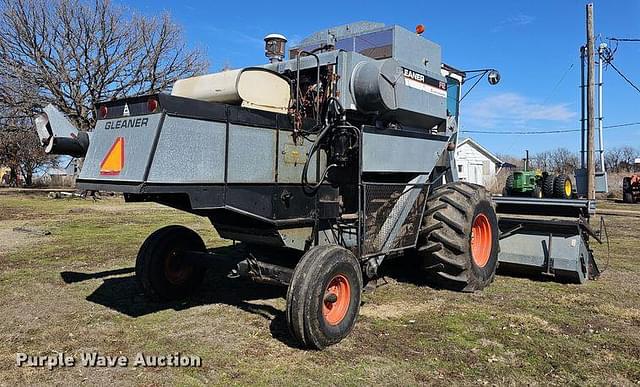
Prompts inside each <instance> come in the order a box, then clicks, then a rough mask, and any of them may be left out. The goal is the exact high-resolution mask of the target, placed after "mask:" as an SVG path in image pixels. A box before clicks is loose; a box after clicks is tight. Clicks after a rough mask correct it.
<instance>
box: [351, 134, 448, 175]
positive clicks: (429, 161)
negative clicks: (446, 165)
mask: <svg viewBox="0 0 640 387" xmlns="http://www.w3.org/2000/svg"><path fill="white" fill-rule="evenodd" d="M445 147H446V141H439V140H432V139H425V138H414V137H404V136H391V135H386V134H374V133H366V132H365V133H363V138H362V171H363V172H412V173H430V172H431V171H432V170H433V167H434V166H435V164H436V162H437V161H438V158H439V157H440V154H441V153H442V152H443V151H444V149H445Z"/></svg>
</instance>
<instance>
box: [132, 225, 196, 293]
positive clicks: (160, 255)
mask: <svg viewBox="0 0 640 387" xmlns="http://www.w3.org/2000/svg"><path fill="white" fill-rule="evenodd" d="M184 250H190V251H199V252H206V250H207V249H206V246H205V244H204V242H203V241H202V238H200V235H198V234H197V233H196V232H195V231H193V230H190V229H188V228H186V227H183V226H167V227H163V228H161V229H159V230H156V231H155V232H153V233H152V234H151V235H149V237H147V239H146V240H145V241H144V243H143V244H142V246H141V247H140V251H139V252H138V257H137V258H136V278H137V280H138V282H139V283H140V285H141V286H142V289H143V290H144V292H145V294H146V295H147V296H149V297H150V298H152V299H154V300H157V301H173V300H179V299H182V298H185V297H187V296H188V295H190V294H191V293H193V291H195V290H196V289H197V288H198V287H199V286H200V284H201V283H202V280H203V278H204V272H205V270H204V269H203V268H201V267H199V266H196V265H193V264H190V263H188V262H185V260H184V259H182V257H181V256H180V252H181V251H184Z"/></svg>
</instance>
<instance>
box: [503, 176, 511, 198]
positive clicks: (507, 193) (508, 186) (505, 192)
mask: <svg viewBox="0 0 640 387" xmlns="http://www.w3.org/2000/svg"><path fill="white" fill-rule="evenodd" d="M512 195H513V174H511V175H509V176H507V180H506V181H505V183H504V188H503V189H502V196H512Z"/></svg>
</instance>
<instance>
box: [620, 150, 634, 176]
mask: <svg viewBox="0 0 640 387" xmlns="http://www.w3.org/2000/svg"><path fill="white" fill-rule="evenodd" d="M637 156H638V152H637V151H636V150H635V149H634V148H633V147H630V146H628V145H627V146H623V147H622V148H620V169H623V170H624V171H625V172H631V171H633V164H634V160H635V158H636V157H637Z"/></svg>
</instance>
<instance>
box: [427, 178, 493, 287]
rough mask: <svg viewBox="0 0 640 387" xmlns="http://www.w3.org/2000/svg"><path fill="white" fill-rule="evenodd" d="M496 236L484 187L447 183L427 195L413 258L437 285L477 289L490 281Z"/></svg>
mask: <svg viewBox="0 0 640 387" xmlns="http://www.w3.org/2000/svg"><path fill="white" fill-rule="evenodd" d="M498 233H499V230H498V219H497V216H496V212H495V209H494V207H493V204H492V201H491V198H490V195H489V194H488V193H487V191H486V190H485V189H484V187H482V186H479V185H475V184H469V183H464V182H455V183H449V184H446V185H443V186H440V187H438V188H436V189H435V190H434V191H433V193H432V194H431V196H429V199H428V201H427V210H426V211H425V216H424V220H423V227H422V229H421V230H420V235H419V240H418V254H419V256H420V257H421V258H422V259H423V267H424V269H426V270H427V271H428V273H430V274H431V277H432V279H434V280H435V284H436V285H439V286H442V287H444V288H447V289H453V290H460V291H465V292H472V291H476V290H481V289H484V288H485V287H487V286H488V285H489V284H490V283H491V282H492V281H493V278H494V277H495V272H496V268H497V266H498V252H499V250H500V247H499V244H498Z"/></svg>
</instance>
